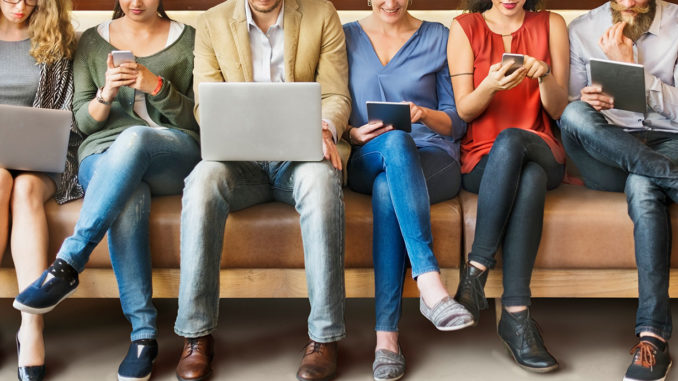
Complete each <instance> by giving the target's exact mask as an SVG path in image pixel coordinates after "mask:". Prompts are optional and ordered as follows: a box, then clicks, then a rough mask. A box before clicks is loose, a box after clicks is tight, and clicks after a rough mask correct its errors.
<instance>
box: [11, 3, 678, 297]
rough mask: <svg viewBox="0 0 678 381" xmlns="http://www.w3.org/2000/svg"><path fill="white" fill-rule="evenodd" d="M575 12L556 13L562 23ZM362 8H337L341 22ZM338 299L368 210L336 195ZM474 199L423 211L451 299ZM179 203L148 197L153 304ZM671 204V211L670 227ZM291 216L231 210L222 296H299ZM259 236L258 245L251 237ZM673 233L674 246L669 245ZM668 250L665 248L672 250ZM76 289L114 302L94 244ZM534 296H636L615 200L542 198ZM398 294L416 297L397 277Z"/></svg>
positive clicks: (56, 214)
mask: <svg viewBox="0 0 678 381" xmlns="http://www.w3.org/2000/svg"><path fill="white" fill-rule="evenodd" d="M200 12H201V11H169V12H168V13H169V15H170V17H172V18H173V19H176V20H178V21H182V22H185V23H187V24H190V25H194V26H195V25H196V21H197V17H198V15H199V14H200ZM582 12H584V11H582V10H562V11H558V13H560V14H562V15H563V16H564V17H565V19H566V20H567V21H568V22H569V21H571V20H572V19H573V18H574V17H576V16H577V15H579V14H581V13H582ZM368 13H369V11H351V10H340V11H339V14H340V17H341V20H342V22H343V23H346V22H350V21H354V20H357V19H359V18H362V17H364V16H366V15H367V14H368ZM412 14H413V15H414V16H415V17H419V18H422V19H425V20H429V21H438V22H441V23H443V24H445V25H448V26H449V25H450V23H451V21H452V19H453V18H454V17H455V16H456V15H458V14H459V11H451V10H436V11H412ZM110 15H111V12H110V11H85V10H80V11H75V12H74V13H73V23H74V25H75V26H76V29H77V30H78V31H79V32H81V31H84V30H85V29H87V28H89V27H91V26H94V25H96V24H98V23H99V22H101V21H102V20H104V19H107V18H109V17H110ZM344 197H345V205H346V261H345V264H346V272H345V274H346V296H347V297H373V296H374V276H373V270H372V247H371V242H372V239H371V234H372V212H371V205H370V198H369V196H366V195H361V194H357V193H355V192H352V191H350V190H348V189H345V194H344ZM476 202H477V196H476V195H473V194H471V193H468V192H464V191H462V193H461V194H460V195H459V197H457V198H455V199H452V200H449V201H445V202H441V203H438V204H435V205H433V206H432V207H431V222H432V227H433V236H434V244H433V246H434V251H435V253H436V257H437V258H438V261H439V263H440V266H441V274H442V278H443V280H444V282H445V283H446V285H447V287H448V290H449V291H450V292H452V293H453V292H454V290H455V289H456V285H457V283H458V281H459V266H460V264H461V261H462V258H463V257H464V256H465V255H466V254H467V253H468V251H469V250H470V247H471V243H472V242H473V235H474V229H475V218H476V216H475V214H476ZM81 204H82V200H78V201H74V202H71V203H68V204H66V205H63V206H58V205H57V204H56V203H55V202H54V201H49V202H48V203H47V206H46V208H47V219H48V224H49V232H50V245H49V257H50V258H49V261H50V262H51V261H52V260H53V259H54V256H55V254H56V252H57V250H58V248H59V246H60V245H61V243H62V241H63V240H64V239H65V238H66V237H67V236H68V235H70V234H71V233H72V231H73V226H74V225H75V222H76V220H77V218H78V215H79V210H80V207H81ZM180 208H181V202H180V196H166V197H156V198H154V199H153V203H152V211H151V217H150V218H151V231H150V242H151V251H152V258H153V268H154V270H153V286H154V297H156V298H175V297H177V295H178V289H179V255H180V254H179V231H180V223H179V221H180V218H179V217H180ZM676 208H678V206H676V205H673V206H672V207H671V212H672V213H671V214H672V221H673V226H678V221H676V216H678V210H676ZM298 221H299V217H298V215H297V213H296V212H295V210H294V208H293V207H291V206H288V205H284V204H282V203H276V202H272V203H267V204H262V205H257V206H255V207H252V208H249V209H246V210H242V211H238V212H234V213H231V215H230V217H229V219H228V223H227V226H226V234H225V241H224V247H223V251H222V267H221V283H220V295H221V297H222V298H263V297H266V298H268V297H276V298H278V297H306V296H307V290H306V282H305V274H304V268H303V250H302V243H301V233H300V229H299V223H298ZM261 231H266V232H267V237H266V240H262V239H261V237H260V232H261ZM676 231H677V230H676V228H674V242H676ZM676 250H678V249H676V248H674V249H673V251H674V252H675V251H676ZM672 267H673V268H674V269H672V270H671V283H670V284H671V286H670V290H669V292H670V295H671V296H672V297H675V296H678V256H676V255H674V256H673V260H672ZM80 281H81V286H80V287H79V288H78V290H77V292H76V293H75V294H74V297H81V298H93V297H94V298H116V297H118V291H117V287H116V283H115V282H116V281H115V277H114V275H113V271H112V269H111V265H110V260H109V257H108V251H107V243H106V240H105V239H104V240H103V241H102V242H101V244H99V245H98V246H97V248H96V249H95V251H94V253H93V255H92V258H91V261H90V263H89V264H88V266H87V270H86V271H85V272H83V273H82V275H81V277H80ZM501 293H502V285H501V266H498V267H497V269H496V270H494V271H492V272H490V276H489V279H488V282H487V286H486V294H487V296H488V297H490V298H498V297H500V296H501ZM532 293H533V296H534V297H637V294H638V292H637V273H636V270H635V260H634V252H633V226H632V223H631V220H630V218H629V217H628V215H627V212H626V199H625V196H624V195H623V194H621V193H607V192H598V191H593V190H589V189H586V188H585V187H582V186H575V185H568V184H563V185H561V186H560V187H559V188H558V189H556V190H554V191H552V192H549V193H548V195H547V199H546V208H545V216H544V230H543V236H542V241H541V246H540V249H539V254H538V256H537V263H536V266H535V271H534V274H533V278H532ZM16 294H17V286H16V278H15V273H14V270H13V268H12V266H11V258H10V255H9V254H8V253H6V255H5V258H4V261H3V267H2V268H0V297H14V296H16ZM404 295H405V296H406V297H415V296H418V291H417V288H416V284H415V283H414V282H413V281H412V279H411V278H409V277H408V278H407V280H406V284H405V288H404Z"/></svg>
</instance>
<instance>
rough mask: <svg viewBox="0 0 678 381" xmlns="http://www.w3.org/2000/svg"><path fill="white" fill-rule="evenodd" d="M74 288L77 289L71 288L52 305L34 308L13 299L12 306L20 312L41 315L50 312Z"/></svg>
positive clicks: (70, 293) (69, 294)
mask: <svg viewBox="0 0 678 381" xmlns="http://www.w3.org/2000/svg"><path fill="white" fill-rule="evenodd" d="M75 290H77V287H76V288H74V289H73V290H71V292H69V293H68V294H66V295H64V296H63V297H62V298H61V299H59V300H58V301H57V302H56V303H54V305H52V306H49V307H43V308H34V307H31V306H27V305H25V304H23V303H20V302H19V301H18V300H16V299H14V303H12V307H14V308H15V309H17V310H19V311H21V312H28V313H29V314H33V315H43V314H46V313H48V312H50V311H51V310H53V309H54V308H55V307H56V306H58V305H59V303H61V302H63V301H64V299H66V298H68V297H69V296H71V295H72V294H73V293H74V292H75Z"/></svg>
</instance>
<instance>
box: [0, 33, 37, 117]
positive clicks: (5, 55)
mask: <svg viewBox="0 0 678 381" xmlns="http://www.w3.org/2000/svg"><path fill="white" fill-rule="evenodd" d="M30 50H31V40H30V39H26V40H23V41H0V103H2V104H10V105H16V106H33V101H34V100H35V93H36V92H37V91H38V83H39V82H40V66H38V65H37V63H36V62H35V59H34V58H33V57H31V55H30V54H29V51H30Z"/></svg>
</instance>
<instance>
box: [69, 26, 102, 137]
mask: <svg viewBox="0 0 678 381" xmlns="http://www.w3.org/2000/svg"><path fill="white" fill-rule="evenodd" d="M91 33H96V30H94V29H89V30H87V31H85V33H83V35H82V37H81V38H80V41H79V43H78V49H77V51H76V53H75V58H74V59H73V80H74V86H75V92H74V94H73V114H74V116H75V121H76V123H77V126H78V129H79V130H80V131H81V132H82V133H84V134H85V135H91V134H93V133H95V132H97V131H99V130H101V129H103V128H104V126H105V125H106V121H101V122H99V121H96V120H94V118H92V116H91V115H90V114H89V110H88V105H89V102H90V101H91V100H92V99H94V97H95V96H96V93H97V89H98V88H97V85H96V83H95V82H94V75H95V74H96V70H95V65H97V64H99V62H98V61H97V59H96V57H93V54H95V52H94V51H92V50H93V49H92V48H93V47H94V46H95V44H94V43H93V41H91V40H92V38H91V37H90V36H91ZM104 58H105V57H104Z"/></svg>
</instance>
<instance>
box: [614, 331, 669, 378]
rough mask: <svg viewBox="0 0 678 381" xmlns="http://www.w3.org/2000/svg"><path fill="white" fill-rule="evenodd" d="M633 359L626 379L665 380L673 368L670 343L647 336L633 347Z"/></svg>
mask: <svg viewBox="0 0 678 381" xmlns="http://www.w3.org/2000/svg"><path fill="white" fill-rule="evenodd" d="M631 354H632V355H633V361H632V362H631V365H629V368H628V369H627V370H626V375H624V381H664V380H666V375H667V374H668V373H669V369H671V356H670V355H669V344H668V343H665V342H663V341H661V340H659V339H657V338H654V337H648V336H645V337H643V338H641V339H640V342H639V343H638V344H636V346H634V347H633V348H631Z"/></svg>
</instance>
